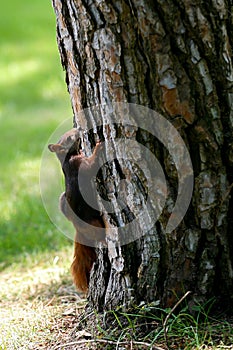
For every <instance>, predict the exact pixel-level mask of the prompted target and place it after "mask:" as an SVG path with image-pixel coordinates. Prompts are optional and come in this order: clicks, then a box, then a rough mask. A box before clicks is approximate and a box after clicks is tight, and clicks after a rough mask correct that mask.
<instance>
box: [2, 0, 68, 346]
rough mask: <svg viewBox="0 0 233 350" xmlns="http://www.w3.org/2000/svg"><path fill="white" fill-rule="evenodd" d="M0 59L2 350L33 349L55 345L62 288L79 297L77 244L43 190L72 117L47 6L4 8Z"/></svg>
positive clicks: (44, 1) (9, 4) (37, 0)
mask: <svg viewBox="0 0 233 350" xmlns="http://www.w3.org/2000/svg"><path fill="white" fill-rule="evenodd" d="M0 52H1V56H0V132H1V135H0V167H1V170H0V213H1V214H0V280H1V288H0V349H1V350H3V349H7V350H9V349H29V348H30V346H29V345H30V344H31V343H35V342H40V341H44V339H45V338H46V337H47V338H48V337H49V338H51V337H52V335H51V334H50V332H49V327H52V326H53V325H54V324H56V322H57V321H58V318H59V317H61V315H62V312H63V309H64V307H65V306H64V304H63V303H62V300H61V299H60V296H61V294H62V292H61V288H63V289H64V294H65V295H69V294H70V293H71V294H72V293H73V294H74V290H72V288H73V287H72V281H71V277H70V272H69V266H70V262H71V259H72V242H71V241H70V240H68V239H67V238H66V237H65V236H64V235H62V233H61V232H60V231H58V230H57V229H56V227H55V226H54V225H53V223H51V222H50V220H49V217H48V216H47V214H46V211H45V209H44V207H43V204H42V201H41V195H40V187H39V171H40V162H41V155H42V152H43V149H44V147H46V145H47V141H48V138H49V136H50V135H51V133H52V132H53V131H54V130H55V129H56V127H57V126H58V125H59V124H60V123H61V122H62V121H64V120H65V119H67V118H68V117H71V114H72V111H71V106H70V102H69V95H68V93H67V88H66V84H65V81H64V72H63V71H62V67H61V64H60V58H59V53H58V48H57V44H56V23H55V15H54V12H53V9H52V5H51V3H50V1H49V0H34V1H31V2H30V1H26V2H24V1H18V0H11V1H3V3H2V4H1V11H0ZM71 126H72V125H71ZM67 286H68V287H69V288H71V291H69V292H67V288H68V287H67ZM59 291H60V292H59ZM54 297H55V298H57V302H56V301H53V302H52V303H51V304H49V307H45V306H46V305H47V304H48V303H50V300H54V299H53V298H54ZM33 348H36V346H35V345H33Z"/></svg>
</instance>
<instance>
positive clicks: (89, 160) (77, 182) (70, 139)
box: [48, 128, 105, 292]
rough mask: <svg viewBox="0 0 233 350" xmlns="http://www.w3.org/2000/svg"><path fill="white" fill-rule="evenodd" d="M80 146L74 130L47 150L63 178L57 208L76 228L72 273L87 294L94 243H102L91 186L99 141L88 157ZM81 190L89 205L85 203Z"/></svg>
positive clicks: (93, 260)
mask: <svg viewBox="0 0 233 350" xmlns="http://www.w3.org/2000/svg"><path fill="white" fill-rule="evenodd" d="M80 145H81V138H80V136H79V132H78V130H77V129H75V128H73V129H71V130H69V131H68V132H66V133H65V134H64V135H63V136H62V137H61V138H60V140H59V141H58V143H56V144H50V145H48V148H49V150H50V151H51V152H55V153H56V155H57V157H58V159H59V161H60V163H61V166H62V170H63V173H64V176H65V192H63V193H62V194H61V196H60V200H59V201H60V209H61V211H62V213H63V214H64V215H65V216H66V217H67V219H68V220H70V221H71V222H72V223H73V225H74V227H75V229H76V234H75V241H74V257H73V262H72V265H71V273H72V276H73V280H74V284H75V285H76V287H77V289H78V290H81V291H83V292H86V291H87V289H88V284H89V278H90V271H91V269H92V266H93V263H94V262H95V260H96V251H95V248H94V246H95V242H96V241H104V239H105V235H104V229H105V224H104V220H103V216H102V215H101V213H100V211H99V210H97V209H96V208H98V205H97V198H96V197H95V195H94V192H93V190H92V186H91V179H92V177H93V175H94V174H95V172H96V170H98V163H99V162H98V160H99V154H100V150H101V142H97V143H96V146H95V148H94V151H93V154H92V155H91V156H90V157H86V156H85V155H84V153H83V152H82V151H81V150H80V149H81V147H80ZM82 188H83V189H85V193H86V195H87V198H88V202H89V203H91V205H89V204H88V203H87V202H86V201H85V200H84V198H83V196H82ZM86 195H85V196H86Z"/></svg>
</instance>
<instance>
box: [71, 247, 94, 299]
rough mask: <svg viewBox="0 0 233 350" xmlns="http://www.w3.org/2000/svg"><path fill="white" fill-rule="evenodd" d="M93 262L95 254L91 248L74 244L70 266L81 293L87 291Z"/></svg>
mask: <svg viewBox="0 0 233 350" xmlns="http://www.w3.org/2000/svg"><path fill="white" fill-rule="evenodd" d="M95 260H96V253H95V249H94V248H93V247H89V246H86V245H83V244H81V243H78V242H74V260H73V263H72V265H71V273H72V275H73V279H74V284H75V285H76V287H77V289H79V290H81V291H83V292H86V291H87V289H88V284H89V277H90V271H91V268H92V265H93V263H94V261H95Z"/></svg>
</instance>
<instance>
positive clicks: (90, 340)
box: [53, 339, 164, 350]
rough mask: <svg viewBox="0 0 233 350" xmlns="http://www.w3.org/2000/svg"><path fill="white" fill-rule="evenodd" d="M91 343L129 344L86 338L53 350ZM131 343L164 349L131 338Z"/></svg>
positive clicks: (126, 343)
mask: <svg viewBox="0 0 233 350" xmlns="http://www.w3.org/2000/svg"><path fill="white" fill-rule="evenodd" d="M91 343H104V344H111V345H116V344H117V345H129V342H127V341H121V342H118V341H114V340H107V339H87V340H77V341H74V342H70V343H66V344H61V345H58V346H56V347H55V348H53V349H54V350H58V349H62V348H66V347H68V346H73V345H81V344H91ZM131 344H132V345H142V346H147V347H150V349H154V350H164V349H163V348H161V347H159V346H155V345H152V347H151V344H149V343H145V342H142V341H133V340H131Z"/></svg>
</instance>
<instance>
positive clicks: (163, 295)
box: [53, 0, 233, 310]
mask: <svg viewBox="0 0 233 350" xmlns="http://www.w3.org/2000/svg"><path fill="white" fill-rule="evenodd" d="M53 6H54V9H55V12H56V18H57V40H58V46H59V50H60V55H61V61H62V65H63V67H64V69H65V70H66V82H67V86H68V90H69V93H70V97H71V102H72V108H73V112H74V123H75V126H77V127H79V128H80V130H82V131H83V141H84V143H86V149H87V151H88V150H89V149H88V147H90V144H92V143H93V135H94V136H95V134H96V133H97V132H98V135H99V137H100V138H104V139H105V141H106V142H105V144H106V147H105V149H106V150H107V151H106V157H107V159H114V158H115V157H116V158H117V159H118V162H116V161H113V162H108V167H106V166H105V167H103V169H102V170H103V171H102V175H101V176H102V177H101V179H102V180H101V184H100V188H101V190H100V192H101V191H102V194H103V193H105V197H104V198H105V199H106V202H107V200H109V201H110V199H109V198H110V195H111V201H110V203H111V204H112V206H113V207H114V210H115V212H112V213H107V212H108V210H107V209H106V206H105V205H104V204H103V205H102V208H103V210H104V211H105V212H106V217H107V218H108V221H109V226H110V227H111V228H110V231H109V233H107V239H106V240H107V244H108V249H106V248H102V249H99V250H98V258H97V261H96V263H95V265H94V267H93V269H92V274H91V280H90V288H89V295H88V300H89V305H90V306H91V307H94V308H96V309H98V310H100V309H102V308H104V309H112V308H115V307H116V306H119V305H129V304H130V303H131V302H134V303H139V302H140V301H142V300H143V301H145V302H151V301H155V300H160V302H161V305H162V306H171V305H174V303H175V302H176V300H177V298H179V297H180V296H181V295H183V294H184V293H185V292H186V291H188V290H189V291H191V292H192V299H194V298H195V299H196V300H198V301H205V300H208V299H209V298H211V297H216V298H217V300H220V301H221V302H223V301H225V302H226V303H227V304H228V305H232V304H233V267H232V263H233V229H232V227H233V199H232V198H231V196H230V194H231V193H232V183H233V89H232V87H233V69H232V41H233V14H232V13H233V5H232V2H231V0H212V1H210V0H207V1H199V0H194V1H189V0H181V1H177V0H166V1H163V0H115V1H111V0H109V1H104V0H92V1H88V0H76V1H75V0H53ZM118 102H128V103H133V104H138V105H142V106H146V107H149V108H151V109H153V110H155V111H157V112H158V113H159V114H160V115H162V116H163V117H164V118H166V120H167V121H169V123H171V124H172V125H173V126H174V127H175V128H176V130H177V131H178V132H179V135H181V136H182V138H183V140H184V142H185V144H186V147H187V149H188V151H189V154H190V157H191V160H192V165H193V171H194V189H193V194H192V200H191V203H190V206H189V209H188V211H187V213H186V215H185V216H184V218H183V220H182V221H181V222H180V224H179V225H178V226H177V227H175V228H174V230H172V232H166V229H165V227H166V225H167V222H168V221H169V217H170V216H171V214H172V211H173V209H174V206H175V201H176V197H177V194H178V192H179V189H178V182H179V180H180V178H179V174H178V173H177V169H176V163H175V161H174V159H173V158H172V157H171V155H170V151H169V149H166V147H164V142H163V141H161V140H157V139H156V135H153V133H151V130H148V125H149V123H150V122H149V121H148V120H147V121H146V122H145V119H143V118H145V115H144V114H143V111H144V109H140V108H141V107H139V113H138V116H137V117H135V115H136V110H135V109H134V105H132V108H133V111H134V112H135V113H134V114H130V113H128V114H127V113H126V114H127V116H129V115H130V118H129V119H127V118H126V122H125V123H124V122H123V121H122V120H121V121H117V120H114V118H113V114H114V113H112V111H113V110H114V108H115V107H114V106H115V103H118ZM92 106H98V107H97V108H96V109H91V110H89V111H88V112H85V113H82V111H83V110H84V109H85V108H89V107H92ZM117 106H118V107H119V105H117ZM125 106H127V105H123V107H125ZM130 108H131V107H129V109H130ZM90 111H91V112H90ZM140 118H141V119H140ZM144 122H145V128H143V125H144V124H143V123H144ZM114 123H115V124H114ZM128 124H129V125H134V126H135V125H136V126H138V128H137V127H136V128H133V129H131V128H130V127H129V128H128V129H127V125H128ZM122 125H123V127H122ZM151 128H152V129H153V125H152V124H151ZM90 130H91V132H89V131H90ZM128 134H130V137H129V138H130V139H134V140H136V144H137V145H139V147H138V148H137V147H135V150H133V152H132V153H133V158H134V160H133V162H130V161H129V160H128V159H127V160H125V159H121V158H124V157H123V156H122V154H121V153H120V150H119V143H118V144H117V143H116V139H114V137H115V138H119V137H121V138H125V139H126V138H127V137H128ZM116 135H117V136H116ZM119 135H120V136H119ZM135 135H136V137H134V136H135ZM129 138H128V139H129ZM168 138H170V134H168ZM173 141H174V140H170V141H169V142H171V143H172V142H173ZM174 142H175V141H174ZM142 144H143V145H144V146H145V147H147V148H148V149H149V150H150V151H151V152H153V154H154V155H155V156H156V159H158V161H159V163H160V164H161V167H162V170H163V172H164V173H165V178H166V186H167V192H168V196H167V198H166V203H165V204H164V208H163V211H162V214H161V215H160V217H159V219H158V221H157V222H156V224H155V225H153V226H152V227H151V226H150V224H149V222H150V220H149V219H148V221H145V220H144V227H143V225H142V224H141V223H137V224H135V226H134V232H133V234H135V237H136V238H137V239H131V240H129V242H128V244H126V245H122V244H121V243H122V242H120V238H121V233H119V232H121V227H123V226H124V223H126V222H132V221H133V220H134V215H135V212H137V211H138V210H139V208H138V206H143V205H144V204H143V203H144V202H145V198H146V191H147V190H145V186H146V185H145V177H146V175H145V172H146V168H148V169H149V168H150V166H151V164H149V161H148V159H149V158H147V157H142V147H141V145H142ZM133 145H135V144H133ZM137 145H136V146H137ZM127 147H128V145H127V146H126V148H127ZM133 147H134V146H133ZM128 148H130V147H128ZM127 151H128V152H130V150H129V149H127ZM131 151H132V150H131ZM135 164H136V165H135ZM140 164H142V168H143V169H144V170H143V171H141V170H140V169H139V166H138V165H140ZM122 179H124V180H125V182H127V184H126V186H127V190H126V192H127V198H124V200H128V201H129V202H127V205H126V206H125V207H124V209H123V210H118V211H116V202H117V188H118V187H119V186H120V183H121V181H120V180H122ZM129 184H130V185H129ZM103 185H104V187H103ZM111 188H115V189H114V190H111ZM183 198H184V199H185V196H184V197H183ZM118 202H119V201H118ZM152 204H153V203H152ZM152 204H151V206H150V208H146V210H147V211H148V212H147V214H148V218H151V215H152V216H153V213H152V214H151V208H153V205H152ZM100 205H101V201H100ZM145 226H146V229H147V230H145ZM145 231H147V233H146V234H144V233H145ZM124 243H125V242H124ZM96 286H98V288H96Z"/></svg>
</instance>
